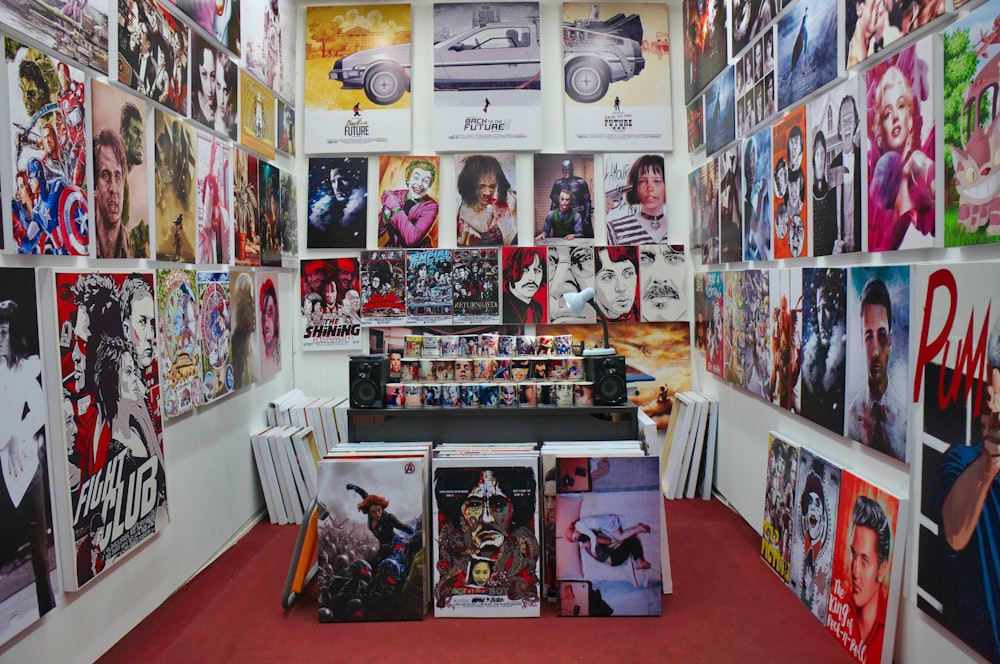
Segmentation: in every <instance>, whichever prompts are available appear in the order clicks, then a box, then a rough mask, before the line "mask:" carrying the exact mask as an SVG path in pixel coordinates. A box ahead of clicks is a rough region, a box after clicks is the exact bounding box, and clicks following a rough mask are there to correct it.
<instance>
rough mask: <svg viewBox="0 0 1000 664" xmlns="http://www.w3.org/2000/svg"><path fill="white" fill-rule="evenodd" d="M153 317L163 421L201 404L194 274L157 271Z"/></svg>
mask: <svg viewBox="0 0 1000 664" xmlns="http://www.w3.org/2000/svg"><path fill="white" fill-rule="evenodd" d="M156 314H157V317H158V324H159V326H158V329H157V334H158V335H159V338H160V344H159V352H160V358H161V360H162V363H161V364H160V381H161V383H162V384H163V419H164V420H168V419H172V418H175V417H178V416H180V415H183V414H184V413H187V412H190V411H191V409H193V408H196V407H197V406H200V405H201V403H202V392H201V371H200V368H201V326H200V325H199V324H198V323H199V321H198V296H197V285H196V277H195V271H194V270H158V271H157V274H156Z"/></svg>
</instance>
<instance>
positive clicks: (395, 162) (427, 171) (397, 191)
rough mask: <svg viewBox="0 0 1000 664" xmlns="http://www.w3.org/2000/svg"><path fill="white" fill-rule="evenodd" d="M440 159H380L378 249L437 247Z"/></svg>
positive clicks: (434, 156)
mask: <svg viewBox="0 0 1000 664" xmlns="http://www.w3.org/2000/svg"><path fill="white" fill-rule="evenodd" d="M440 168H441V158H440V157H438V156H437V155H433V156H429V157H396V156H388V155H383V156H381V157H379V164H378V170H379V177H378V189H379V202H380V205H381V207H380V208H379V213H378V246H380V247H401V248H406V249H430V248H433V247H437V246H438V199H440V198H441V196H440V194H439V193H438V192H439V191H440V182H439V181H438V175H439V170H440Z"/></svg>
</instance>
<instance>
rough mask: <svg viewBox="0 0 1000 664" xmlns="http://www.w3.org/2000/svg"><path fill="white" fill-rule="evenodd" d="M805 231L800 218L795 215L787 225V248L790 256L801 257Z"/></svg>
mask: <svg viewBox="0 0 1000 664" xmlns="http://www.w3.org/2000/svg"><path fill="white" fill-rule="evenodd" d="M805 239H806V229H805V226H804V225H803V223H802V217H800V216H799V215H795V216H794V217H792V218H791V219H790V220H789V223H788V248H789V249H790V250H791V252H792V256H801V255H802V248H803V245H804V244H805Z"/></svg>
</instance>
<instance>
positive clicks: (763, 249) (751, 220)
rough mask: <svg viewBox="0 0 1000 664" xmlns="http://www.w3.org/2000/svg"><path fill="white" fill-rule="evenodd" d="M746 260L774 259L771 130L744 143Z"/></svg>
mask: <svg viewBox="0 0 1000 664" xmlns="http://www.w3.org/2000/svg"><path fill="white" fill-rule="evenodd" d="M742 159H743V260H745V261H768V260H771V240H772V237H773V223H772V222H773V219H774V217H773V216H772V214H773V213H772V211H771V172H772V171H771V164H773V163H774V162H773V161H772V159H771V130H770V129H768V128H765V129H763V130H761V131H758V132H757V133H756V134H754V135H753V136H750V137H748V138H747V139H746V140H745V141H743V156H742Z"/></svg>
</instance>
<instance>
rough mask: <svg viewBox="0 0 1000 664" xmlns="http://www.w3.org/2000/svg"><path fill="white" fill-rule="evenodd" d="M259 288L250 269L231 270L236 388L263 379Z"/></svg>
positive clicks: (232, 342)
mask: <svg viewBox="0 0 1000 664" xmlns="http://www.w3.org/2000/svg"><path fill="white" fill-rule="evenodd" d="M256 298H257V288H256V286H255V285H254V273H253V271H252V270H250V269H235V270H232V271H231V272H230V273H229V301H230V304H231V305H232V336H231V339H230V345H231V347H232V353H231V355H230V361H231V362H232V365H233V375H234V379H235V380H234V381H233V390H234V391H235V390H241V389H243V388H244V387H249V386H250V385H253V384H254V383H256V382H257V380H258V379H259V378H260V347H259V346H258V344H257V301H256Z"/></svg>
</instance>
